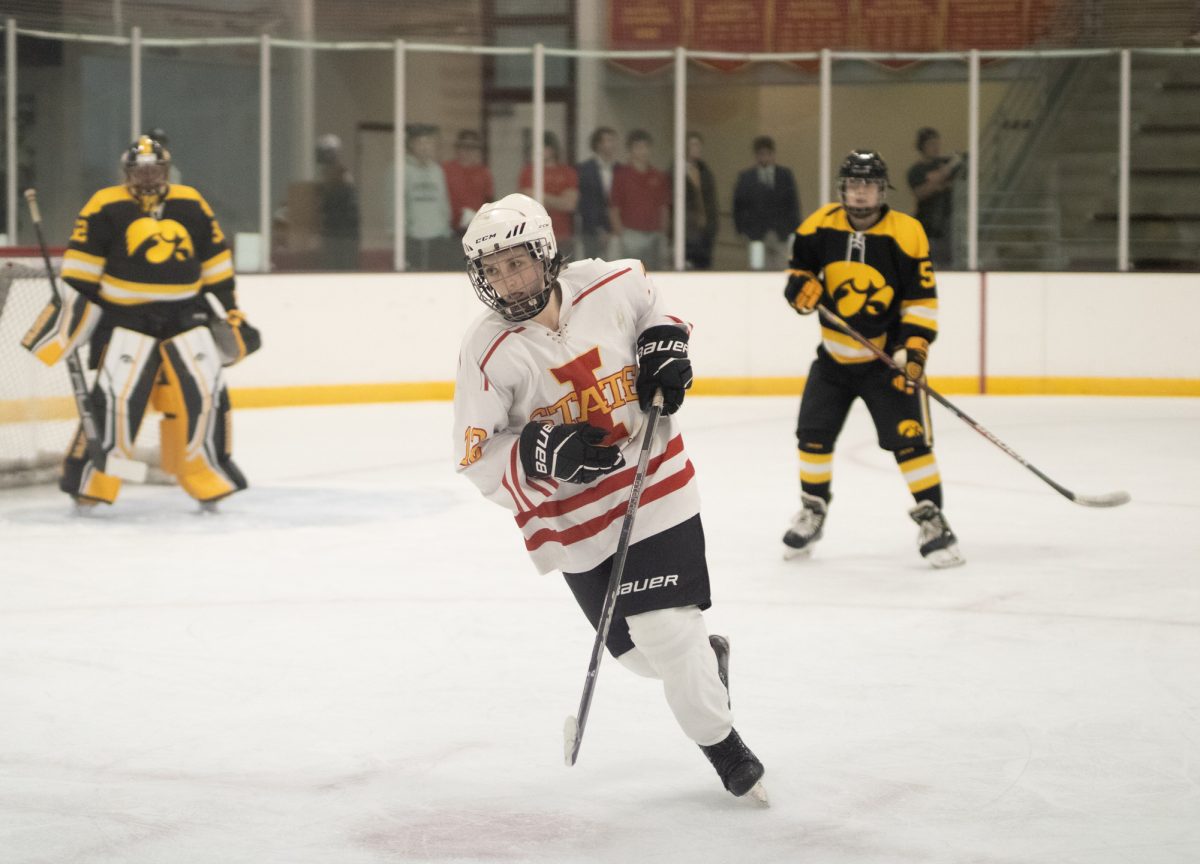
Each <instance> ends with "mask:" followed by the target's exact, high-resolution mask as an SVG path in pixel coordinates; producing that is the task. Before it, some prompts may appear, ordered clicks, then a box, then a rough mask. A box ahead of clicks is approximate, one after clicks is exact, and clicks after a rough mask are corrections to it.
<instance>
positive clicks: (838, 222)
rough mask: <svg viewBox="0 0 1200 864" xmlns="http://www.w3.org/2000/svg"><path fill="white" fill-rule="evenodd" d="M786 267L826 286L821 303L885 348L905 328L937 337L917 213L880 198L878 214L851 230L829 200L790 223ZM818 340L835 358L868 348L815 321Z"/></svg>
mask: <svg viewBox="0 0 1200 864" xmlns="http://www.w3.org/2000/svg"><path fill="white" fill-rule="evenodd" d="M790 267H791V269H790V270H789V275H793V276H810V277H812V278H816V279H819V280H820V281H821V283H822V285H823V286H824V291H823V292H822V294H821V301H820V302H821V305H822V306H824V307H825V308H826V309H829V310H830V311H831V312H835V313H836V314H837V315H838V316H839V317H840V318H842V319H843V320H844V321H845V322H846V323H847V324H849V325H850V326H851V327H853V328H854V329H855V330H857V331H858V332H859V333H861V334H862V335H863V336H866V337H867V338H868V339H870V340H871V341H872V342H873V343H875V345H876V346H877V347H879V348H881V349H883V350H885V351H888V352H889V353H890V352H891V351H892V350H893V348H895V347H899V346H900V345H903V344H904V342H905V341H906V340H907V339H908V338H909V337H910V336H919V337H921V338H924V339H927V340H929V341H930V342H932V341H933V340H934V339H935V338H936V337H937V308H938V300H937V283H936V281H935V280H934V276H933V265H932V264H931V263H930V261H929V239H928V238H927V237H926V236H925V229H924V228H922V227H921V223H920V222H918V221H917V220H916V219H914V218H912V217H911V216H908V215H906V214H904V213H898V212H896V211H895V210H892V209H890V208H888V207H887V206H886V205H884V207H883V210H882V213H881V216H880V219H879V221H878V222H876V223H875V224H874V225H872V226H871V227H870V228H868V229H867V230H866V231H855V230H854V228H853V227H852V226H851V225H850V220H849V218H848V217H847V215H846V211H845V210H844V209H842V205H841V204H827V205H826V206H824V207H822V208H821V209H820V210H817V211H816V212H815V213H813V214H812V215H811V216H809V217H808V218H807V219H806V220H804V223H803V224H802V225H801V226H800V227H799V228H797V229H796V235H795V237H794V239H793V241H792V260H791V264H790ZM821 346H822V347H823V348H824V350H825V351H826V352H827V353H828V354H829V356H830V357H832V358H833V359H834V360H836V361H837V362H839V363H865V362H868V361H870V360H873V359H875V358H874V355H873V354H872V353H871V352H870V351H868V350H867V349H866V348H865V347H864V346H862V345H860V344H859V343H858V342H855V341H854V340H853V339H852V338H851V337H849V336H847V335H845V334H844V333H841V332H839V331H837V330H834V329H833V328H831V327H828V326H826V325H825V324H824V323H823V322H822V324H821Z"/></svg>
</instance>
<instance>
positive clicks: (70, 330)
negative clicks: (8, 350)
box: [21, 282, 101, 366]
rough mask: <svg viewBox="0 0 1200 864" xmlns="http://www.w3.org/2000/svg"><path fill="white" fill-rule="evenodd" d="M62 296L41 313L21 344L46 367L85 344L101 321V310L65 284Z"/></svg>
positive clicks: (63, 284) (62, 287) (47, 305)
mask: <svg viewBox="0 0 1200 864" xmlns="http://www.w3.org/2000/svg"><path fill="white" fill-rule="evenodd" d="M59 290H60V291H61V292H62V296H61V298H60V297H55V298H54V299H53V300H51V301H50V302H49V303H47V304H46V307H45V308H44V309H42V311H41V312H40V313H39V314H38V317H37V320H36V321H34V322H33V326H32V327H30V328H29V331H28V332H27V333H26V334H25V336H24V338H22V339H21V345H22V346H23V347H24V348H25V349H26V350H28V351H31V352H32V353H33V355H34V356H35V357H37V358H38V359H39V360H41V361H42V362H43V363H45V364H46V365H47V366H53V365H54V364H55V363H57V362H58V361H59V360H61V359H62V358H63V357H65V356H66V355H67V354H69V353H71V352H72V351H74V350H75V348H76V347H77V346H79V345H82V344H83V343H84V342H86V341H87V339H88V337H89V336H91V334H92V331H93V330H95V329H96V325H97V324H98V323H99V322H100V315H101V312H100V307H99V306H97V305H96V304H95V303H89V302H88V300H87V299H86V298H85V297H84V296H83V295H82V294H80V293H79V292H78V291H76V290H75V289H74V288H72V287H71V286H70V285H68V284H66V283H65V282H62V283H59Z"/></svg>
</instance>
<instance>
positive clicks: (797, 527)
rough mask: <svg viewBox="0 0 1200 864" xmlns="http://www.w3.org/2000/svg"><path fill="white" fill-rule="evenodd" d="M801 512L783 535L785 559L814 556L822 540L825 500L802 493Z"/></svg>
mask: <svg viewBox="0 0 1200 864" xmlns="http://www.w3.org/2000/svg"><path fill="white" fill-rule="evenodd" d="M800 503H801V504H802V505H803V506H802V507H801V509H800V512H799V513H797V514H796V515H795V517H794V518H793V519H792V524H791V527H789V528H788V530H787V533H786V534H784V535H783V557H784V558H785V559H787V558H799V557H801V556H804V557H807V556H809V555H811V554H812V547H813V546H814V545H815V544H816V542H817V541H818V540H820V539H821V534H822V531H821V529H822V527H823V526H824V525H825V513H826V505H825V499H823V498H818V497H817V496H816V495H809V494H808V493H807V492H801V493H800Z"/></svg>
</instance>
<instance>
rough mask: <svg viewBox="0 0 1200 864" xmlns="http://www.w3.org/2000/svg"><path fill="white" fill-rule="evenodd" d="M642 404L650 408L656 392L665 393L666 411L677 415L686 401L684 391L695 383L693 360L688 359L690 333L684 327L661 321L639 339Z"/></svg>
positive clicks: (639, 376)
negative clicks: (661, 322) (693, 380)
mask: <svg viewBox="0 0 1200 864" xmlns="http://www.w3.org/2000/svg"><path fill="white" fill-rule="evenodd" d="M637 356H638V374H637V381H636V383H635V384H634V386H635V387H636V388H637V394H638V404H639V405H641V406H642V410H643V411H649V410H650V402H651V401H652V400H653V399H654V391H655V390H661V391H662V394H663V408H662V413H664V414H674V413H675V412H676V411H678V410H679V406H680V405H682V404H683V394H684V392H685V391H686V390H687V389H688V388H689V387H691V386H692V361H691V360H689V359H688V332H687V331H686V330H684V329H683V328H682V327H673V326H671V325H669V324H660V325H658V326H657V327H647V328H646V329H645V330H644V331H643V332H642V335H641V336H639V337H638V340H637Z"/></svg>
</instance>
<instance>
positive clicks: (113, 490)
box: [58, 425, 121, 504]
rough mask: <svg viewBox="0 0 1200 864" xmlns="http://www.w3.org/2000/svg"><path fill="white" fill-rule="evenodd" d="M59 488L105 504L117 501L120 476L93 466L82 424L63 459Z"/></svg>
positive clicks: (74, 495) (73, 495)
mask: <svg viewBox="0 0 1200 864" xmlns="http://www.w3.org/2000/svg"><path fill="white" fill-rule="evenodd" d="M58 488H59V489H61V490H62V491H64V492H66V493H67V494H68V495H70V496H72V497H73V498H86V499H87V500H89V501H101V502H103V503H105V504H111V503H113V502H114V501H116V500H117V493H118V492H120V491H121V480H120V479H119V478H117V477H113V476H112V475H111V474H104V473H101V472H100V471H97V470H96V469H95V468H94V467H93V466H92V463H91V460H90V459H88V454H87V437H86V436H85V435H84V434H83V426H82V425H80V426H79V428H78V429H76V430H75V437H74V438H73V439H71V448H70V449H69V450H68V451H67V455H66V457H65V458H64V459H63V464H62V474H61V476H60V477H59V478H58Z"/></svg>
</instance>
